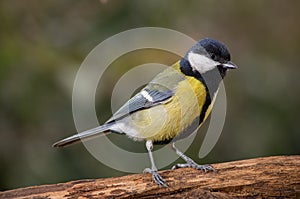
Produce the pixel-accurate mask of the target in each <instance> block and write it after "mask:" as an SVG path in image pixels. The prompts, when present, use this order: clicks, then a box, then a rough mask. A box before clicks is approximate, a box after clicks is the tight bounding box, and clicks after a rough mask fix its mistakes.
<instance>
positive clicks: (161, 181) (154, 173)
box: [144, 168, 168, 187]
mask: <svg viewBox="0 0 300 199" xmlns="http://www.w3.org/2000/svg"><path fill="white" fill-rule="evenodd" d="M144 173H151V174H152V179H153V181H154V182H155V183H156V184H158V185H161V186H163V187H168V185H167V184H166V181H165V180H164V179H163V178H162V177H161V176H160V175H159V174H158V173H157V171H156V170H153V169H150V168H146V169H145V170H144Z"/></svg>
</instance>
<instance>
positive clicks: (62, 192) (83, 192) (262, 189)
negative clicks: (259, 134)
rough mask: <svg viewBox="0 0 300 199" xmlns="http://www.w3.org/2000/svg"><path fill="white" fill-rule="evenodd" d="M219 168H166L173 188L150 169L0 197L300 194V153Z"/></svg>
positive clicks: (45, 186)
mask: <svg viewBox="0 0 300 199" xmlns="http://www.w3.org/2000/svg"><path fill="white" fill-rule="evenodd" d="M212 166H213V167H214V168H215V169H216V170H217V171H216V172H207V173H204V172H202V171H198V170H194V169H189V168H186V169H177V170H174V171H170V170H168V171H162V172H160V174H161V175H162V177H164V179H165V180H166V181H167V183H168V185H169V186H170V187H169V188H163V187H160V186H157V185H156V184H154V183H153V182H152V180H151V177H150V174H136V175H128V176H123V177H116V178H107V179H95V180H79V181H72V182H67V183H60V184H53V185H42V186H33V187H27V188H20V189H15V190H9V191H4V192H0V198H268V197H274V198H300V156H275V157H266V158H256V159H249V160H241V161H234V162H227V163H220V164H213V165H212Z"/></svg>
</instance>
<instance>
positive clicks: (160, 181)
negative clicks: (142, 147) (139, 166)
mask: <svg viewBox="0 0 300 199" xmlns="http://www.w3.org/2000/svg"><path fill="white" fill-rule="evenodd" d="M146 148H147V150H148V154H149V158H150V162H151V169H150V168H146V169H145V170H144V173H151V174H152V179H153V180H154V182H155V183H156V184H158V185H161V186H163V187H168V185H167V184H166V182H165V180H164V179H163V178H162V177H161V176H160V175H159V174H158V173H157V168H156V166H155V163H154V159H153V155H152V149H153V144H152V141H151V140H148V141H147V142H146Z"/></svg>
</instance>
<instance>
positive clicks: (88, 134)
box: [52, 124, 111, 147]
mask: <svg viewBox="0 0 300 199" xmlns="http://www.w3.org/2000/svg"><path fill="white" fill-rule="evenodd" d="M110 126H111V124H104V125H102V126H98V127H96V128H93V129H89V130H86V131H83V132H81V133H78V134H75V135H73V136H70V137H67V138H65V139H63V140H60V141H58V142H55V143H54V144H53V145H52V146H53V147H64V146H68V145H70V144H75V143H77V142H79V141H80V140H81V139H84V140H86V139H89V138H92V137H95V136H101V135H106V134H108V133H110V132H109V127H110Z"/></svg>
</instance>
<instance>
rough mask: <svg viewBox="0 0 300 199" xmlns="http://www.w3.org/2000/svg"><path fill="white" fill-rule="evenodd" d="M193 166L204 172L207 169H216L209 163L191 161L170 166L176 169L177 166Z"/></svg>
mask: <svg viewBox="0 0 300 199" xmlns="http://www.w3.org/2000/svg"><path fill="white" fill-rule="evenodd" d="M187 167H188V168H194V169H198V170H202V171H204V172H207V171H216V170H215V169H214V168H213V167H212V166H210V165H199V164H197V163H195V162H194V161H193V162H187V163H185V164H176V165H174V166H173V167H172V169H173V170H174V169H178V168H187Z"/></svg>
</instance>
